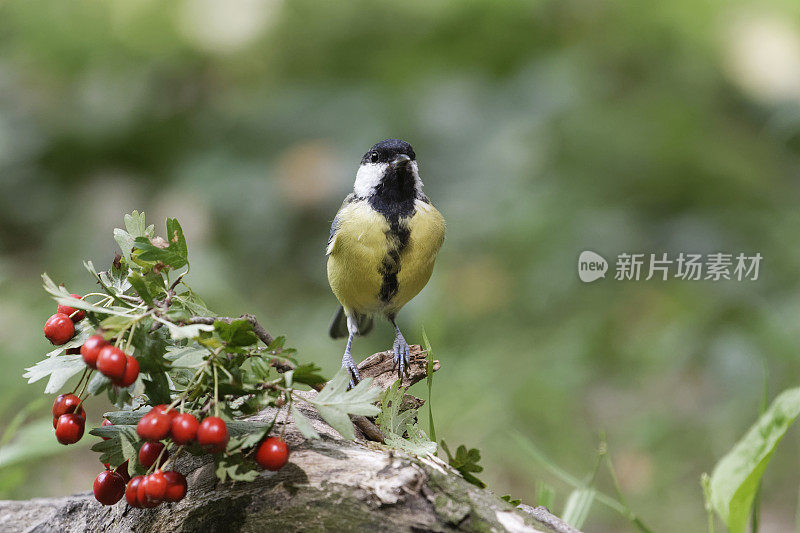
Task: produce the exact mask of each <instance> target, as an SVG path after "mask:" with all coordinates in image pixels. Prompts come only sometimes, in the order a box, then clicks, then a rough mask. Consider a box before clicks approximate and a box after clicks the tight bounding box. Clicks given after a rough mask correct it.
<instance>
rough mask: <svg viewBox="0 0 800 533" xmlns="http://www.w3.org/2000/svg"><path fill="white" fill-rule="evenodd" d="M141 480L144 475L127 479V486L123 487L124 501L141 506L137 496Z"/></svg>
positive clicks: (133, 505)
mask: <svg viewBox="0 0 800 533" xmlns="http://www.w3.org/2000/svg"><path fill="white" fill-rule="evenodd" d="M143 480H144V476H133V477H132V478H131V480H130V481H128V486H127V487H125V501H126V502H128V505H130V506H131V507H141V505H140V504H139V498H138V497H137V491H138V490H139V485H140V484H141V483H142V481H143Z"/></svg>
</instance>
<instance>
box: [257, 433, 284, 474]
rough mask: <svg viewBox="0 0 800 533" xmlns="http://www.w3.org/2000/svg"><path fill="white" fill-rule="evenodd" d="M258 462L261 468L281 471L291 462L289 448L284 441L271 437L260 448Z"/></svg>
mask: <svg viewBox="0 0 800 533" xmlns="http://www.w3.org/2000/svg"><path fill="white" fill-rule="evenodd" d="M256 462H257V463H258V464H259V465H261V468H266V469H267V470H272V471H275V470H280V469H281V468H283V465H285V464H286V463H287V462H289V447H288V446H287V445H286V443H285V442H284V441H283V440H282V439H279V438H277V437H270V438H268V439H267V440H265V441H264V442H262V443H261V446H259V447H258V451H257V452H256Z"/></svg>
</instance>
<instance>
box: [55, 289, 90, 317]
mask: <svg viewBox="0 0 800 533" xmlns="http://www.w3.org/2000/svg"><path fill="white" fill-rule="evenodd" d="M70 296H72V297H73V298H77V299H78V300H83V298H82V297H81V295H80V294H70ZM58 312H59V313H64V314H65V315H67V316H68V317H69V318H70V319H71V320H72V321H73V322H80V321H81V320H83V317H85V316H86V311H83V310H80V311H79V310H78V309H75V308H74V307H70V306H68V305H64V304H58ZM73 313H74V314H73Z"/></svg>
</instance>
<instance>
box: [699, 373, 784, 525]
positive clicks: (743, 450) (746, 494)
mask: <svg viewBox="0 0 800 533" xmlns="http://www.w3.org/2000/svg"><path fill="white" fill-rule="evenodd" d="M798 415H800V387H797V388H794V389H789V390H786V391H784V392H782V393H781V394H780V395H779V396H778V397H777V398H775V400H774V401H773V402H772V405H770V406H769V407H768V408H767V410H766V411H765V412H764V414H763V415H761V417H759V419H758V421H756V423H755V424H754V425H753V426H752V427H751V428H750V429H749V430H748V432H747V433H746V434H745V435H744V437H742V439H741V440H740V441H739V442H737V443H736V445H735V446H734V447H733V449H732V450H731V451H730V452H728V454H727V455H725V457H723V458H722V459H720V461H719V462H718V463H717V466H716V467H715V468H714V471H713V472H712V474H711V481H710V484H709V487H710V490H711V503H712V505H713V507H714V510H715V511H716V512H717V514H719V516H720V518H722V521H723V522H725V525H727V526H728V529H730V531H731V532H732V533H741V532H743V531H745V529H746V527H747V519H748V516H749V514H750V509H751V507H752V504H753V499H754V498H755V494H756V491H757V489H758V485H759V481H760V480H761V476H762V475H763V474H764V470H765V469H766V467H767V464H768V463H769V460H770V459H771V458H772V454H773V452H774V451H775V448H776V447H777V446H778V443H779V442H780V441H781V439H782V438H783V436H784V435H785V434H786V431H787V430H788V429H789V426H791V425H792V423H793V422H794V421H795V419H796V418H797V416H798Z"/></svg>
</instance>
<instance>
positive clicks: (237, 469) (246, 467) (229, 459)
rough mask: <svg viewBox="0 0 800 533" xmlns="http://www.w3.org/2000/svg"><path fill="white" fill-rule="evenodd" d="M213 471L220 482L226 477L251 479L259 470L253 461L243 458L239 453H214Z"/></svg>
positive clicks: (255, 476) (226, 478)
mask: <svg viewBox="0 0 800 533" xmlns="http://www.w3.org/2000/svg"><path fill="white" fill-rule="evenodd" d="M214 464H215V465H216V469H215V472H216V474H217V477H218V478H219V480H220V481H221V482H223V483H224V482H225V481H227V480H228V478H230V479H232V480H234V481H246V482H250V481H253V480H254V479H255V478H257V477H258V474H259V471H258V470H257V468H256V465H255V463H253V462H252V461H249V460H247V459H245V457H244V456H243V455H242V454H241V453H235V454H215V455H214Z"/></svg>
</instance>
